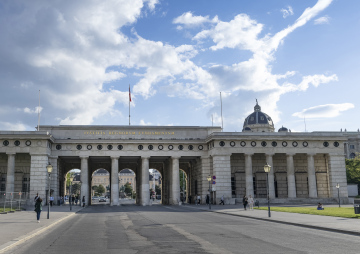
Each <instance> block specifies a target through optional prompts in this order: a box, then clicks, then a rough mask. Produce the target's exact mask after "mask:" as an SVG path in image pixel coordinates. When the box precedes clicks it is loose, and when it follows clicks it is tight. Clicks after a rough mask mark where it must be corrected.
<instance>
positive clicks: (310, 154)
mask: <svg viewBox="0 0 360 254" xmlns="http://www.w3.org/2000/svg"><path fill="white" fill-rule="evenodd" d="M306 155H307V156H308V157H314V156H315V155H316V153H307V154H306Z"/></svg>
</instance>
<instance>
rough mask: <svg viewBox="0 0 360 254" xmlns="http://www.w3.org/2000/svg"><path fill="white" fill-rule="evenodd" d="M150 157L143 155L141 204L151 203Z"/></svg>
mask: <svg viewBox="0 0 360 254" xmlns="http://www.w3.org/2000/svg"><path fill="white" fill-rule="evenodd" d="M149 187H150V186H149V157H141V188H140V189H141V205H142V206H146V205H149V204H150V189H149Z"/></svg>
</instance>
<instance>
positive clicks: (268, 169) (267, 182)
mask: <svg viewBox="0 0 360 254" xmlns="http://www.w3.org/2000/svg"><path fill="white" fill-rule="evenodd" d="M270 170H271V166H270V165H269V164H267V163H266V165H265V166H264V171H265V173H266V192H267V200H268V213H269V217H271V214H270V197H269V172H270Z"/></svg>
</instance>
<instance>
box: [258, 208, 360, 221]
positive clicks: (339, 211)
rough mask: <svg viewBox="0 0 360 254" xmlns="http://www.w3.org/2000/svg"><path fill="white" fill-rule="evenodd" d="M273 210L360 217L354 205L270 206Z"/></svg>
mask: <svg viewBox="0 0 360 254" xmlns="http://www.w3.org/2000/svg"><path fill="white" fill-rule="evenodd" d="M255 209H259V210H267V209H268V208H267V207H260V208H257V207H255ZM270 210H271V211H276V212H286V213H302V214H314V215H324V216H333V217H343V218H360V214H355V211H354V208H353V207H325V209H324V210H317V209H316V207H276V206H274V207H270Z"/></svg>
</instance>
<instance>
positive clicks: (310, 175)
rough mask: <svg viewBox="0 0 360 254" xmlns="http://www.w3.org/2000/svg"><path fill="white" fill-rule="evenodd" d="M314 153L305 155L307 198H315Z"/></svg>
mask: <svg viewBox="0 0 360 254" xmlns="http://www.w3.org/2000/svg"><path fill="white" fill-rule="evenodd" d="M314 155H315V154H308V155H307V162H308V183H309V198H317V189H316V175H315V163H314Z"/></svg>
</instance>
